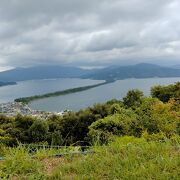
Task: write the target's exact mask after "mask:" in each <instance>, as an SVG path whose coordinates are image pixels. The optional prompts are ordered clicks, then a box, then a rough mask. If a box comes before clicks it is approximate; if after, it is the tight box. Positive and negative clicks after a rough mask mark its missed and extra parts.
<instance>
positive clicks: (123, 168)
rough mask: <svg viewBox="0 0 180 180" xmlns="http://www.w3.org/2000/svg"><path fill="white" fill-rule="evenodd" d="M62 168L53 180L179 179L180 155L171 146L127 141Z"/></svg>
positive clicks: (97, 148) (73, 161)
mask: <svg viewBox="0 0 180 180" xmlns="http://www.w3.org/2000/svg"><path fill="white" fill-rule="evenodd" d="M94 150H95V152H96V153H94V154H91V155H87V156H82V157H74V158H73V159H72V160H71V161H69V163H66V164H61V165H60V166H59V167H58V168H56V170H55V171H54V173H53V175H52V176H51V177H50V179H61V178H62V177H66V178H67V179H68V178H69V179H127V180H131V179H132V180H134V179H178V178H179V177H180V171H179V167H180V156H179V155H180V152H179V149H178V148H177V147H174V146H172V145H171V144H170V143H169V142H164V143H157V142H149V143H148V142H146V141H145V140H144V139H143V138H133V137H123V138H118V139H117V140H116V141H115V142H113V143H111V144H110V145H109V146H106V147H96V148H95V149H94Z"/></svg>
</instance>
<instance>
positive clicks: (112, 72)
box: [0, 63, 180, 82]
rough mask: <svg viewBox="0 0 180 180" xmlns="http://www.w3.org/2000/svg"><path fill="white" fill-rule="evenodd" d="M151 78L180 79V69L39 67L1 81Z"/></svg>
mask: <svg viewBox="0 0 180 180" xmlns="http://www.w3.org/2000/svg"><path fill="white" fill-rule="evenodd" d="M151 77H180V69H178V68H177V69H176V68H172V67H162V66H158V65H154V64H146V63H141V64H136V65H128V66H111V67H107V68H103V69H96V70H86V69H81V68H77V67H64V66H37V67H30V68H16V69H12V70H8V71H4V72H0V81H2V82H8V81H14V82H15V81H23V80H33V79H51V78H89V79H99V80H117V79H126V78H151Z"/></svg>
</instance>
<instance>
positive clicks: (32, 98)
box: [14, 80, 114, 104]
mask: <svg viewBox="0 0 180 180" xmlns="http://www.w3.org/2000/svg"><path fill="white" fill-rule="evenodd" d="M112 82H114V80H106V81H105V82H102V83H99V84H94V85H89V86H82V87H77V88H71V89H66V90H63V91H56V92H52V93H46V94H42V95H35V96H29V97H22V98H18V99H15V100H14V101H15V102H22V103H24V104H29V103H30V102H32V101H35V100H38V99H43V98H49V97H54V96H62V95H66V94H72V93H76V92H81V91H85V90H88V89H92V88H95V87H98V86H102V85H105V84H108V83H112Z"/></svg>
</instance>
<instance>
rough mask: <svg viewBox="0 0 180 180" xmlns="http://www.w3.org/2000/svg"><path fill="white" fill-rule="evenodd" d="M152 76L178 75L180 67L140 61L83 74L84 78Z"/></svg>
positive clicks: (179, 75)
mask: <svg viewBox="0 0 180 180" xmlns="http://www.w3.org/2000/svg"><path fill="white" fill-rule="evenodd" d="M152 77H180V69H174V68H170V67H162V66H158V65H154V64H146V63H141V64H136V65H131V66H119V67H118V66H112V67H108V68H105V69H101V70H99V71H96V72H93V73H89V74H87V75H85V76H84V78H91V79H106V80H108V79H113V80H116V79H126V78H152Z"/></svg>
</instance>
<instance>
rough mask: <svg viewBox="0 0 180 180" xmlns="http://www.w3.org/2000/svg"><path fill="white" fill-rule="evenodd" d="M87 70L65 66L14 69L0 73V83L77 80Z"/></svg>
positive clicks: (87, 71)
mask: <svg viewBox="0 0 180 180" xmlns="http://www.w3.org/2000/svg"><path fill="white" fill-rule="evenodd" d="M86 73H89V70H84V69H81V68H77V67H65V66H35V67H29V68H15V69H11V70H8V71H4V72H0V81H25V80H34V79H51V78H78V77H81V76H83V75H85V74H86Z"/></svg>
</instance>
